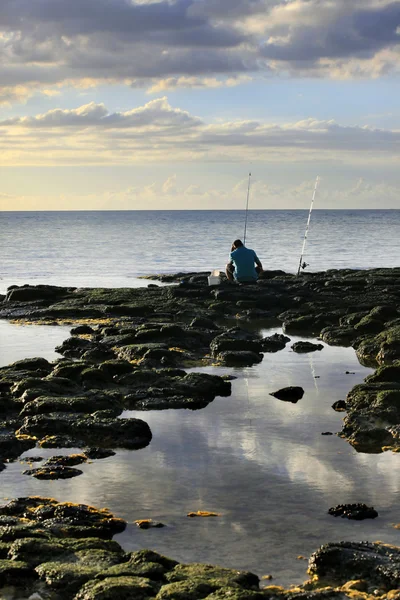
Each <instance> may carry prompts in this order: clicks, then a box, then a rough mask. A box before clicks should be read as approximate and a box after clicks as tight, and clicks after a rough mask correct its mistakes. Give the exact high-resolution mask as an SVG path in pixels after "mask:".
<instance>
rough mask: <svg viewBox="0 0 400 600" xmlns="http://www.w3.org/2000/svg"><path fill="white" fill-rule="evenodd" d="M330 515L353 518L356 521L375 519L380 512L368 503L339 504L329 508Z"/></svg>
mask: <svg viewBox="0 0 400 600" xmlns="http://www.w3.org/2000/svg"><path fill="white" fill-rule="evenodd" d="M328 513H329V514H330V515H333V516H334V517H342V518H346V519H352V520H354V521H362V520H363V519H375V518H376V517H377V516H378V513H377V512H376V510H375V509H374V508H373V507H371V508H370V507H368V506H367V505H366V504H360V503H358V504H338V505H337V506H334V507H333V508H330V509H329V510H328Z"/></svg>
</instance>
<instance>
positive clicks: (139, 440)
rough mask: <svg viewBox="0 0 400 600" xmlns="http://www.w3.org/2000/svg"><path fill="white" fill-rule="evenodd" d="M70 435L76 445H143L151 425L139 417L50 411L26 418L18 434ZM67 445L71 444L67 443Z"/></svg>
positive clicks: (133, 447)
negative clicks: (123, 417)
mask: <svg viewBox="0 0 400 600" xmlns="http://www.w3.org/2000/svg"><path fill="white" fill-rule="evenodd" d="M21 434H23V435H28V436H35V437H38V438H39V439H41V438H45V437H47V436H54V435H57V436H62V437H63V438H67V439H68V438H69V439H70V441H71V444H75V447H78V448H82V447H83V446H88V445H96V446H103V447H106V448H113V447H114V448H130V449H136V448H144V447H145V446H147V445H148V444H149V443H150V441H151V437H152V436H151V431H150V427H149V426H148V425H147V423H145V422H144V421H142V420H141V419H110V418H101V417H95V416H94V415H80V414H69V413H50V414H45V415H34V416H32V417H25V419H24V422H23V425H22V427H21V428H20V429H19V431H18V435H21ZM69 447H72V446H71V445H69Z"/></svg>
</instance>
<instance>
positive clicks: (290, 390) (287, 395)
mask: <svg viewBox="0 0 400 600" xmlns="http://www.w3.org/2000/svg"><path fill="white" fill-rule="evenodd" d="M270 396H274V398H278V400H284V401H285V402H292V403H293V404H296V402H298V401H299V400H301V399H302V397H303V396H304V390H303V388H302V387H299V386H289V387H285V388H281V389H280V390H277V391H276V392H271V393H270Z"/></svg>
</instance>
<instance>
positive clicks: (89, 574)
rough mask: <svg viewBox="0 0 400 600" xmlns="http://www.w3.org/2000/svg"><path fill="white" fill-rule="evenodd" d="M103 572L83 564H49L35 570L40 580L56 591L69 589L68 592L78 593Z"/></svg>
mask: <svg viewBox="0 0 400 600" xmlns="http://www.w3.org/2000/svg"><path fill="white" fill-rule="evenodd" d="M100 570H101V568H100V567H96V566H93V565H85V564H81V563H61V562H47V563H41V564H40V565H38V566H37V567H36V568H35V571H36V573H37V574H38V576H39V578H40V579H42V580H43V581H45V582H46V584H47V585H48V586H49V587H50V588H51V589H55V590H62V589H65V588H67V587H68V592H69V593H70V594H71V595H72V593H74V592H77V591H78V590H79V589H80V588H81V587H82V585H83V584H84V583H86V582H87V581H90V580H91V579H93V578H94V577H95V576H96V575H97V573H99V572H100Z"/></svg>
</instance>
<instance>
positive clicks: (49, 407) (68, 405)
mask: <svg viewBox="0 0 400 600" xmlns="http://www.w3.org/2000/svg"><path fill="white" fill-rule="evenodd" d="M113 405H114V406H113ZM109 408H117V409H118V410H119V412H121V410H122V408H121V405H120V404H119V402H118V400H117V399H116V398H115V397H112V396H102V395H100V394H99V395H98V396H79V397H75V396H67V397H61V396H39V397H38V398H36V399H35V400H31V401H30V402H26V404H25V405H24V408H23V409H22V410H21V412H20V416H21V417H25V416H28V415H40V414H46V413H54V412H71V413H88V414H90V413H94V412H96V411H99V410H106V409H109Z"/></svg>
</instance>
